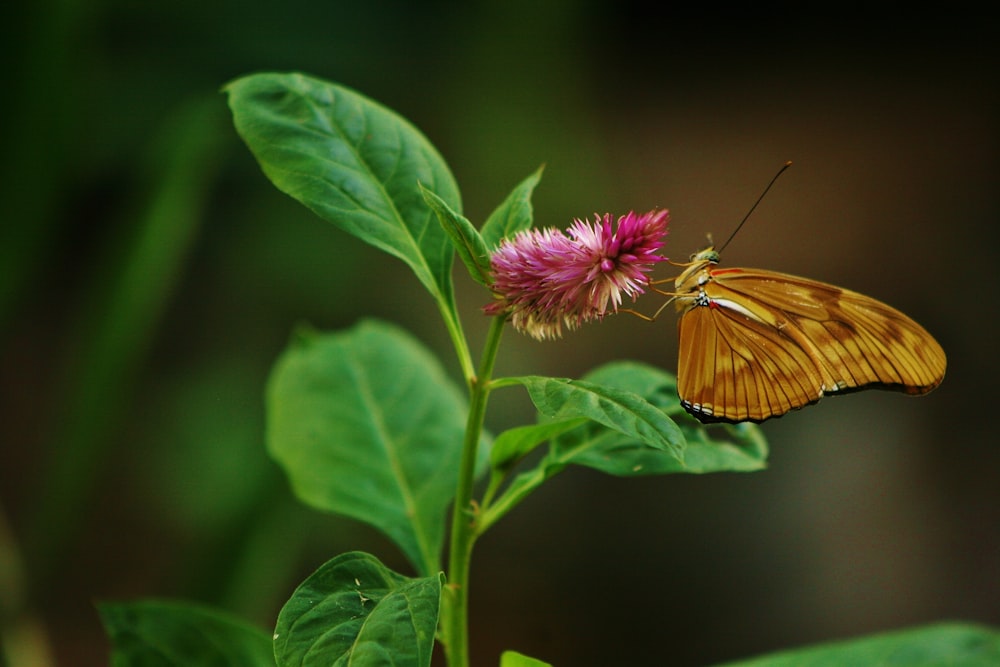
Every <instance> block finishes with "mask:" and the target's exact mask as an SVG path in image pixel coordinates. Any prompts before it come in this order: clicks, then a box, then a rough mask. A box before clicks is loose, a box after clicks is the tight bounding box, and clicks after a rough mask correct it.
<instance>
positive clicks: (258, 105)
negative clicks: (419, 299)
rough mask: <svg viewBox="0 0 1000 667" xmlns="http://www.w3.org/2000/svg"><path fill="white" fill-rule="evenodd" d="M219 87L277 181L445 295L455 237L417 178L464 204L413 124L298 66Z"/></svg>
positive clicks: (443, 298) (454, 205) (453, 204)
mask: <svg viewBox="0 0 1000 667" xmlns="http://www.w3.org/2000/svg"><path fill="white" fill-rule="evenodd" d="M225 91H226V92H227V93H228V95H229V107H230V109H231V110H232V113H233V121H234V123H235V125H236V130H237V132H238V133H239V134H240V136H241V137H242V138H243V140H244V141H245V142H246V144H247V146H248V147H249V148H250V150H251V152H253V154H254V156H255V157H256V158H257V161H258V162H259V163H260V166H261V168H262V169H263V170H264V173H265V174H266V175H267V177H268V178H269V179H270V180H271V181H272V182H273V183H274V185H275V186H277V187H278V189H279V190H281V191H282V192H285V193H286V194H288V195H291V196H292V197H294V198H295V199H297V200H299V201H300V202H302V203H303V204H305V205H306V206H308V207H309V208H310V209H312V210H313V211H314V212H315V213H316V214H317V215H319V216H320V217H321V218H323V219H324V220H327V221H329V222H332V223H334V224H335V225H337V226H338V227H340V228H341V229H343V230H344V231H346V232H348V233H349V234H353V235H354V236H357V237H358V238H360V239H362V240H364V241H366V242H368V243H370V244H372V245H374V246H375V247H377V248H380V249H382V250H384V251H385V252H388V253H390V254H392V255H395V256H396V257H398V258H399V259H401V260H403V261H404V262H406V263H407V264H409V265H410V268H412V269H413V271H414V273H416V275H417V277H418V278H419V279H420V282H422V283H423V284H424V286H425V287H426V288H427V289H428V290H429V291H430V292H431V293H432V294H433V295H434V296H435V298H436V299H437V300H438V301H439V302H443V303H447V304H449V305H451V304H452V302H453V300H454V299H453V296H452V284H451V264H452V246H451V243H450V242H449V240H448V237H447V236H446V235H445V233H444V230H443V229H442V228H441V226H440V225H439V224H438V222H437V221H436V220H435V216H434V214H433V213H432V212H431V210H430V209H429V208H428V207H427V204H426V203H425V202H424V198H423V196H422V195H421V193H420V188H419V187H418V183H420V184H423V186H424V187H425V188H427V189H428V190H429V191H431V192H433V193H434V194H436V195H437V196H438V197H440V198H441V200H442V201H444V202H446V203H447V204H448V206H449V207H450V208H451V209H452V210H454V211H459V212H461V210H462V204H461V200H460V197H459V192H458V186H457V185H456V184H455V180H454V178H453V177H452V175H451V172H450V171H449V169H448V166H447V164H446V163H445V161H444V160H443V159H442V157H441V156H440V155H439V154H438V152H437V150H436V149H435V148H434V146H433V145H431V143H430V142H429V141H428V140H427V138H426V137H424V136H423V135H422V134H421V133H420V131H419V130H417V129H416V128H415V127H413V126H412V125H411V124H410V123H409V122H407V121H406V120H405V119H403V118H402V117H401V116H399V115H397V114H396V113H394V112H393V111H391V110H389V109H387V108H386V107H384V106H382V105H380V104H378V103H377V102H374V101H372V100H371V99H369V98H367V97H365V96H363V95H361V94H359V93H357V92H354V91H353V90H350V89H349V88H345V87H343V86H339V85H337V84H334V83H329V82H327V81H322V80H320V79H314V78H311V77H308V76H304V75H302V74H295V73H291V74H273V73H266V74H253V75H250V76H246V77H243V78H240V79H237V80H235V81H233V82H231V83H229V84H228V85H227V86H226V87H225Z"/></svg>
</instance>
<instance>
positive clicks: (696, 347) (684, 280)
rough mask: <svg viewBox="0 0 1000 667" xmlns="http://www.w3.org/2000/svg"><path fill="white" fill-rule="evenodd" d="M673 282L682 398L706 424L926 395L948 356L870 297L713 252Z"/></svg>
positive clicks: (920, 330) (905, 319) (916, 326)
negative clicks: (830, 403)
mask: <svg viewBox="0 0 1000 667" xmlns="http://www.w3.org/2000/svg"><path fill="white" fill-rule="evenodd" d="M691 260H692V261H691V263H690V264H688V265H686V267H687V268H686V269H685V270H684V271H683V272H682V273H681V274H680V275H679V276H678V277H677V278H676V280H675V281H674V291H673V293H672V297H673V299H674V301H675V303H676V307H677V310H678V311H680V313H681V315H680V319H679V321H678V335H679V344H678V347H679V353H678V362H677V392H678V394H679V396H680V399H681V404H682V405H683V406H684V408H685V409H686V410H687V411H688V412H689V413H691V414H692V415H694V416H695V417H696V418H697V419H698V420H699V421H702V422H705V423H710V422H742V421H752V422H761V421H764V420H765V419H769V418H771V417H780V416H781V415H783V414H785V413H787V412H789V411H791V410H797V409H799V408H802V407H804V406H806V405H810V404H812V403H815V402H816V401H818V400H819V399H821V398H823V397H824V396H828V395H832V394H842V393H847V392H851V391H859V390H861V389H871V388H876V389H890V390H898V391H903V392H905V393H907V394H913V395H920V394H926V393H927V392H929V391H931V390H932V389H934V388H935V387H937V386H938V385H939V384H941V380H942V379H943V378H944V372H945V365H946V361H945V354H944V350H943V349H942V348H941V346H940V345H939V344H938V342H937V341H936V340H934V338H933V337H932V336H931V335H930V334H929V333H927V331H926V330H925V329H924V328H923V327H921V326H920V325H919V324H917V323H916V322H914V321H913V320H912V319H910V318H909V317H907V316H906V315H904V314H903V313H901V312H900V311H898V310H896V309H895V308H892V307H891V306H888V305H886V304H884V303H882V302H881V301H878V300H876V299H873V298H871V297H869V296H865V295H864V294H859V293H857V292H852V291H850V290H846V289H842V288H840V287H835V286H834V285H828V284H826V283H822V282H819V281H816V280H810V279H808V278H800V277H798V276H793V275H789V274H786V273H778V272H777V271H765V270H761V269H738V268H732V269H729V268H716V265H717V264H718V263H719V253H718V252H716V250H715V248H714V247H711V246H710V247H708V248H706V249H705V250H702V251H701V252H699V253H696V254H695V255H694V256H693V257H692V258H691Z"/></svg>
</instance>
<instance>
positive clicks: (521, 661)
mask: <svg viewBox="0 0 1000 667" xmlns="http://www.w3.org/2000/svg"><path fill="white" fill-rule="evenodd" d="M500 667H552V665H550V664H549V663H547V662H542V661H541V660H536V659H535V658H529V657H528V656H526V655H522V654H520V653H518V652H517V651H504V652H503V653H502V654H501V655H500Z"/></svg>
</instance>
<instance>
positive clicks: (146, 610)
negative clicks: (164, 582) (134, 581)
mask: <svg viewBox="0 0 1000 667" xmlns="http://www.w3.org/2000/svg"><path fill="white" fill-rule="evenodd" d="M98 611H99V612H100V615H101V621H102V622H103V624H104V628H105V630H106V632H107V633H108V637H109V638H110V640H111V647H112V648H111V664H112V665H114V666H115V667H154V666H155V667H199V666H201V665H204V666H205V667H208V666H209V665H211V666H212V667H227V666H230V667H274V652H273V649H272V646H271V638H270V637H269V636H268V635H267V633H265V632H263V631H262V630H259V629H257V628H255V627H252V626H251V625H250V624H249V623H247V622H245V621H243V620H241V619H238V618H235V617H232V616H230V615H228V614H224V613H222V612H220V611H216V610H213V609H209V608H206V607H203V606H201V605H195V604H190V603H185V602H171V601H166V600H143V601H139V602H127V603H124V602H104V603H100V604H98Z"/></svg>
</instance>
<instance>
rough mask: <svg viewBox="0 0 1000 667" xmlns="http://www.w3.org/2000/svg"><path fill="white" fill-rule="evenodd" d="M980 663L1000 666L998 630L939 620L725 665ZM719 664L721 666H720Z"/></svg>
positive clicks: (924, 666)
mask: <svg viewBox="0 0 1000 667" xmlns="http://www.w3.org/2000/svg"><path fill="white" fill-rule="evenodd" d="M840 665H899V666H900V667H936V666H937V665H948V666H949V667H981V666H985V665H1000V632H998V631H997V630H996V629H993V628H988V627H985V626H981V625H973V624H967V623H941V624H935V625H929V626H925V627H920V628H912V629H907V630H901V631H896V632H887V633H882V634H876V635H871V636H868V637H862V638H859V639H849V640H846V641H837V642H831V643H829V644H821V645H819V646H811V647H807V648H801V649H793V650H790V651H780V652H778V653H771V654H769V655H763V656H760V657H757V658H751V659H749V660H740V661H737V662H729V663H726V665H725V667H839V666H840ZM720 667H722V666H720Z"/></svg>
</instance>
